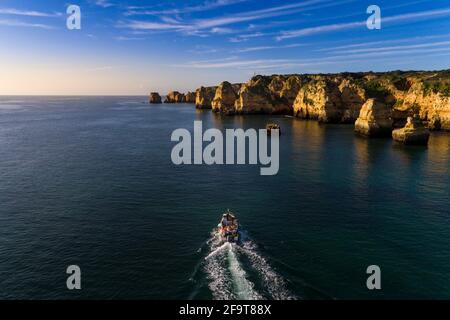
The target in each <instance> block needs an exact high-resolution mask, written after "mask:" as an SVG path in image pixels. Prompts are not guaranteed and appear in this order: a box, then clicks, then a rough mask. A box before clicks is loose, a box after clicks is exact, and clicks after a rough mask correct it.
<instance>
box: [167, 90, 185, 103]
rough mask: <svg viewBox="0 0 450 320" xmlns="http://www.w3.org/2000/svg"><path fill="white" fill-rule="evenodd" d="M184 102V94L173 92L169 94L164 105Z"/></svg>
mask: <svg viewBox="0 0 450 320" xmlns="http://www.w3.org/2000/svg"><path fill="white" fill-rule="evenodd" d="M184 101H185V97H184V94H182V93H179V92H178V91H171V92H169V93H168V94H167V96H166V100H164V103H181V102H184Z"/></svg>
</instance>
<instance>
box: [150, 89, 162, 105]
mask: <svg viewBox="0 0 450 320" xmlns="http://www.w3.org/2000/svg"><path fill="white" fill-rule="evenodd" d="M149 102H150V103H162V100H161V96H160V95H159V93H158V92H152V93H150V98H149Z"/></svg>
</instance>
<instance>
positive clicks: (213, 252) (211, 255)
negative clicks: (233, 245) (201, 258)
mask: <svg viewBox="0 0 450 320" xmlns="http://www.w3.org/2000/svg"><path fill="white" fill-rule="evenodd" d="M227 244H228V243H224V244H223V245H221V246H220V247H218V248H217V249H215V250H213V251H211V253H210V254H208V255H207V256H206V257H205V260H208V259H209V258H212V257H214V256H215V255H217V254H218V253H219V252H220V251H222V250H223V249H225V248H227Z"/></svg>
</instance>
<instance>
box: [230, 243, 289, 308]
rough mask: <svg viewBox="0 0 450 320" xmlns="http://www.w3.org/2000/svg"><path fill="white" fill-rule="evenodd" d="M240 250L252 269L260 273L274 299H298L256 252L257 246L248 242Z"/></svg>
mask: <svg viewBox="0 0 450 320" xmlns="http://www.w3.org/2000/svg"><path fill="white" fill-rule="evenodd" d="M238 250H239V251H240V252H242V253H243V254H245V255H246V256H247V258H248V259H249V261H250V263H251V265H252V267H253V268H254V269H255V270H256V271H257V272H258V273H259V275H260V276H261V278H262V280H263V281H262V282H263V285H264V286H265V287H266V288H267V291H268V292H269V293H270V295H271V297H272V299H275V300H293V299H296V297H295V296H294V295H292V294H291V293H290V292H289V290H288V289H287V288H286V282H285V281H284V279H283V278H282V277H281V276H280V275H278V274H277V273H276V272H275V271H274V270H273V269H272V267H271V266H270V265H269V263H268V262H267V260H266V259H265V258H264V257H263V256H261V255H260V254H259V253H258V252H257V251H256V245H255V244H254V243H253V242H252V241H246V242H245V243H243V245H242V246H240V247H238Z"/></svg>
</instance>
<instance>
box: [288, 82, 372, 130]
mask: <svg viewBox="0 0 450 320" xmlns="http://www.w3.org/2000/svg"><path fill="white" fill-rule="evenodd" d="M365 101H366V94H365V91H364V89H363V88H361V87H360V86H359V85H357V84H356V83H355V82H353V81H351V80H349V79H341V78H326V77H319V78H316V79H314V80H312V81H310V82H309V83H307V84H306V85H304V86H303V87H302V88H301V89H300V91H299V93H298V95H297V97H296V99H295V101H294V107H293V112H294V115H295V116H297V117H299V118H304V119H316V120H319V121H320V122H325V123H353V122H354V121H355V120H356V119H357V117H358V115H359V112H360V110H361V107H362V105H363V104H364V102H365Z"/></svg>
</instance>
